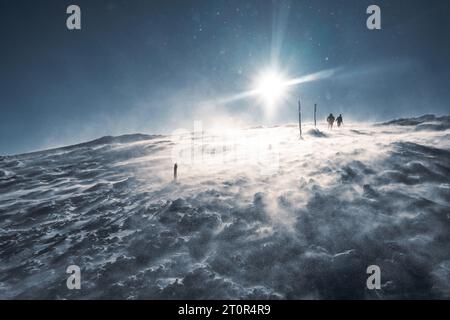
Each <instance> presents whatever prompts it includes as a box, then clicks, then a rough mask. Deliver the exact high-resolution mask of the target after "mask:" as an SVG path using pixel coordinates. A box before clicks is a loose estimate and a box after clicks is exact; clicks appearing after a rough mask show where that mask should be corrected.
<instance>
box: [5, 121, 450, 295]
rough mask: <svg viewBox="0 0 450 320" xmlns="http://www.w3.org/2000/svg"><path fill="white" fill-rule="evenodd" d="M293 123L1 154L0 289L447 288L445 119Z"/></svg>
mask: <svg viewBox="0 0 450 320" xmlns="http://www.w3.org/2000/svg"><path fill="white" fill-rule="evenodd" d="M303 132H304V137H303V140H299V139H298V128H297V127H296V126H295V125H284V126H277V127H270V128H263V127H261V128H251V129H246V130H235V131H232V132H226V133H224V132H220V133H218V132H204V133H203V134H202V133H200V134H198V133H197V134H194V135H192V136H190V135H183V134H179V135H173V136H146V135H128V136H122V137H105V138H101V139H98V140H95V141H92V142H89V143H85V144H80V145H77V146H70V147H65V148H61V149H55V150H48V151H42V152H37V153H33V154H25V155H18V156H8V157H0V298H8V299H9V298H26V299H28V298H44V299H55V298H68V299H88V298H117V299H166V298H189V299H215V298H225V299H226V298H263V299H265V298H275V299H278V298H281V299H316V298H318V299H320V298H330V299H334V298H369V299H372V298H375V299H377V298H385V299H389V298H450V139H449V137H450V131H449V121H448V117H447V118H437V117H434V116H427V117H421V118H416V119H409V120H405V119H403V120H397V121H393V122H390V123H385V124H381V125H365V124H346V125H345V126H344V127H343V128H340V129H335V130H333V131H328V130H327V129H326V128H325V127H319V129H318V130H316V129H313V128H312V126H311V125H306V126H305V127H304V128H303ZM175 161H176V162H178V167H179V169H178V181H177V182H173V181H172V174H173V173H172V172H173V165H174V162H175ZM72 264H75V265H78V266H80V268H81V272H82V289H81V290H68V289H67V287H66V279H67V277H68V275H67V274H66V273H65V271H66V268H67V266H69V265H72ZM369 265H378V266H380V268H381V272H382V276H381V280H382V289H381V290H379V291H370V290H368V289H367V288H366V279H367V277H368V275H367V274H366V268H367V266H369Z"/></svg>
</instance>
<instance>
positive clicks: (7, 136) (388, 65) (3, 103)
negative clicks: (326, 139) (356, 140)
mask: <svg viewBox="0 0 450 320" xmlns="http://www.w3.org/2000/svg"><path fill="white" fill-rule="evenodd" d="M70 4H77V5H79V6H80V7H81V10H82V30H81V31H68V30H67V28H66V24H65V21H66V18H67V15H66V13H65V11H66V7H67V6H68V5H70ZM370 4H378V5H379V6H380V7H381V9H382V28H383V29H382V30H381V31H369V30H368V29H367V28H366V18H367V15H366V14H365V11H366V8H367V6H368V5H370ZM449 16H450V1H446V0H442V1H441V0H433V1H425V0H421V1H413V0H391V1H381V0H375V1H373V0H371V1H365V0H330V1H328V0H314V1H313V0H309V1H300V0H297V1H268V0H254V1H246V0H227V1H225V0H221V1H220V0H208V1H207V0H203V1H199V0H182V1H174V0H165V1H151V0H147V1H144V0H126V1H119V0H117V1H113V0H110V1H103V0H76V1H63V0H53V1H50V0H48V1H46V0H41V1H31V0H30V1H24V0H1V2H0V35H1V51H0V61H1V64H0V111H1V117H0V154H12V153H19V152H26V151H31V150H37V149H41V148H47V147H51V146H58V145H65V144H70V143H75V142H82V141H85V140H88V139H93V138H97V137H99V136H102V135H108V134H112V135H117V134H123V133H132V132H144V133H167V132H171V131H172V130H174V129H176V128H179V127H184V128H188V129H189V128H191V127H192V121H193V120H194V119H198V120H203V121H204V122H208V121H213V119H214V117H216V118H218V119H219V118H220V117H222V116H223V115H228V116H232V117H235V118H238V119H244V120H245V121H249V122H253V123H258V122H263V121H265V122H267V119H262V118H261V115H260V114H259V112H258V110H259V109H258V107H257V104H258V101H256V100H255V99H247V100H242V101H236V102H233V103H230V104H228V105H217V104H215V103H205V101H211V100H212V99H216V98H221V97H227V96H228V95H230V94H234V93H238V92H241V91H245V90H247V89H249V86H250V85H251V83H252V79H253V78H254V77H255V75H256V74H258V72H259V71H260V70H261V69H263V68H265V67H267V66H269V65H270V64H271V63H272V62H273V61H276V62H277V63H278V65H279V66H280V68H281V69H283V70H284V71H285V72H286V73H288V75H289V76H292V77H297V76H301V75H305V74H308V73H312V72H316V71H320V70H324V69H334V68H339V72H338V73H337V74H336V76H334V77H332V78H329V79H326V80H323V81H318V82H313V83H308V84H304V85H302V86H300V87H297V88H293V89H292V90H293V91H294V92H291V94H292V95H293V96H296V95H301V96H302V99H303V101H304V105H305V106H311V105H312V104H313V103H318V104H319V110H320V116H324V115H325V114H326V113H329V112H335V113H341V112H342V113H343V114H344V117H345V116H347V118H348V117H351V118H353V119H355V120H365V119H369V120H383V119H389V118H393V117H399V116H412V115H419V114H424V113H436V114H448V113H450V112H449V111H450V106H449V102H450V92H449V91H450V90H448V87H449V83H450V63H449V62H448V58H449V57H450V41H449V31H450V21H449V18H448V17H449ZM295 105H296V101H295V99H291V100H285V101H283V103H281V104H280V106H279V108H278V109H277V113H276V115H275V116H274V118H273V119H270V121H269V122H273V123H279V122H286V121H295V119H296V107H295ZM206 125H207V123H206Z"/></svg>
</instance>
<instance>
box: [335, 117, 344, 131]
mask: <svg viewBox="0 0 450 320" xmlns="http://www.w3.org/2000/svg"><path fill="white" fill-rule="evenodd" d="M336 122H337V126H338V128H340V127H341V125H342V124H344V120H342V114H340V115H339V117H337V118H336Z"/></svg>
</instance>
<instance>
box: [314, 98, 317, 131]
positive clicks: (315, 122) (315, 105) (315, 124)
mask: <svg viewBox="0 0 450 320" xmlns="http://www.w3.org/2000/svg"><path fill="white" fill-rule="evenodd" d="M316 115H317V103H315V104H314V127H317V121H316Z"/></svg>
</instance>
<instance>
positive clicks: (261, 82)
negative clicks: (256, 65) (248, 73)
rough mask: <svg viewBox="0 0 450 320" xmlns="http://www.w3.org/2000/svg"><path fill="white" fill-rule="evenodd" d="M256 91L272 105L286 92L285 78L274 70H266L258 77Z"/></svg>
mask: <svg viewBox="0 0 450 320" xmlns="http://www.w3.org/2000/svg"><path fill="white" fill-rule="evenodd" d="M256 92H257V94H258V95H259V96H260V97H261V98H262V100H263V101H264V102H265V103H266V104H267V105H273V104H275V103H276V102H277V101H279V100H280V99H281V98H282V97H283V96H284V94H285V93H286V84H285V80H284V79H283V77H282V75H281V74H280V73H278V72H276V71H273V70H270V71H266V72H264V73H262V74H261V75H260V76H259V77H258V80H257V83H256Z"/></svg>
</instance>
